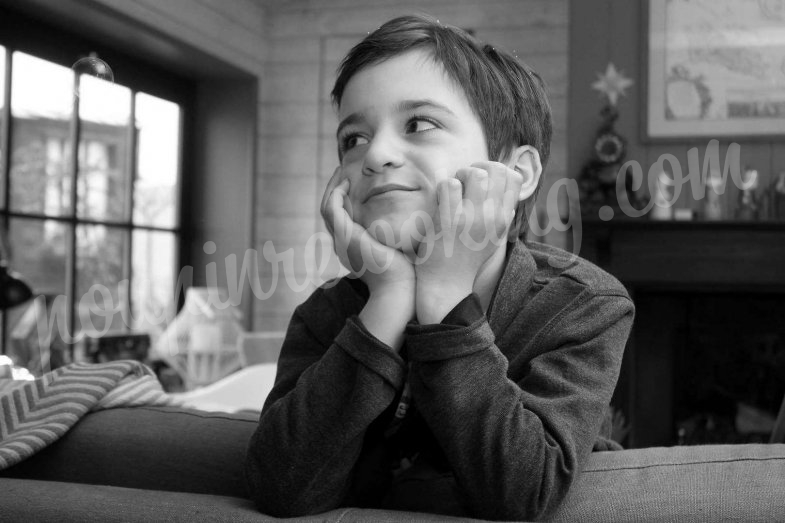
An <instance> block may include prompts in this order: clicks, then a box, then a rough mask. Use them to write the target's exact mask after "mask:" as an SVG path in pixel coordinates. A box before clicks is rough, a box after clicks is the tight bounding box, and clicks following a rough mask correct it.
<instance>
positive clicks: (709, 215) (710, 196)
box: [703, 169, 723, 221]
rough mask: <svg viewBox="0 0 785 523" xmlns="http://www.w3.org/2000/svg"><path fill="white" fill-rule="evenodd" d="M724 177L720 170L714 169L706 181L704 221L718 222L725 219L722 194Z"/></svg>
mask: <svg viewBox="0 0 785 523" xmlns="http://www.w3.org/2000/svg"><path fill="white" fill-rule="evenodd" d="M721 187H722V175H721V174H720V171H719V170H718V169H712V170H711V171H710V172H709V176H708V177H707V179H706V196H705V200H704V202H703V219H704V220H709V221H717V220H722V219H723V211H722V204H721V202H720V193H719V192H718V191H719V190H720V188H721Z"/></svg>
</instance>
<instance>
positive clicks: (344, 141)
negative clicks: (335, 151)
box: [341, 134, 368, 151]
mask: <svg viewBox="0 0 785 523" xmlns="http://www.w3.org/2000/svg"><path fill="white" fill-rule="evenodd" d="M367 143H368V138H365V137H364V136H361V135H359V134H350V135H348V136H345V137H343V138H341V150H342V151H348V150H349V149H353V148H355V147H357V146H358V145H365V144H367Z"/></svg>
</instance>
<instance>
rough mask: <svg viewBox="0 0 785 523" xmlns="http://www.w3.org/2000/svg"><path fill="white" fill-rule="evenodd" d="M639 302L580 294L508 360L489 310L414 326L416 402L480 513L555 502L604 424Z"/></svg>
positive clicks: (539, 511) (535, 509) (530, 514)
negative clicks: (474, 317)
mask: <svg viewBox="0 0 785 523" xmlns="http://www.w3.org/2000/svg"><path fill="white" fill-rule="evenodd" d="M633 311H634V308H633V305H632V302H631V301H630V300H629V298H627V297H623V296H618V295H595V294H592V293H588V292H587V293H585V294H582V295H580V296H578V297H576V298H575V299H574V300H573V302H572V303H571V304H570V305H569V306H568V307H566V308H565V309H564V310H562V311H561V312H560V313H559V314H558V315H557V316H556V317H554V318H553V319H552V320H551V321H550V322H549V323H548V324H547V325H546V326H545V327H544V328H543V329H541V330H540V332H539V333H538V334H537V336H536V338H535V339H534V340H532V341H531V343H530V345H534V346H538V347H539V349H538V350H537V354H536V355H535V356H534V357H531V358H530V359H528V356H524V358H523V359H524V360H525V361H521V360H520V358H515V357H512V358H511V361H510V362H508V358H507V357H508V356H510V354H507V356H505V354H503V353H502V352H501V351H500V349H499V347H497V345H496V344H495V339H494V334H493V332H492V331H491V328H490V326H489V325H488V322H487V320H486V319H485V317H482V318H481V319H479V320H478V321H475V322H474V323H473V324H471V325H469V326H468V327H459V328H456V327H455V326H445V325H428V326H412V327H411V328H410V330H409V332H408V336H407V342H408V344H409V358H410V360H411V361H412V374H411V388H412V394H413V397H414V401H415V404H416V405H417V406H418V409H419V410H420V412H421V413H422V415H423V417H424V418H425V420H426V423H427V424H428V426H429V428H430V429H431V431H432V432H433V434H434V436H435V437H436V439H437V441H438V442H439V445H440V446H441V448H442V449H443V450H444V453H445V456H446V457H447V460H448V461H449V463H450V466H451V468H452V470H453V473H454V475H455V479H456V482H457V483H458V485H459V486H460V487H461V491H462V492H463V493H465V496H466V501H467V503H468V505H469V509H470V511H471V512H472V515H473V516H474V517H479V518H483V519H507V520H509V519H514V520H527V521H528V520H540V519H541V518H544V517H547V516H548V515H549V514H551V513H552V512H553V511H554V510H555V509H556V508H557V506H558V505H559V503H560V502H561V501H562V500H563V498H564V497H565V496H566V494H567V491H568V489H569V487H570V485H571V483H572V481H573V480H574V478H575V476H576V474H577V473H578V471H579V470H580V468H581V466H582V465H583V462H584V460H585V458H586V457H587V455H588V454H589V452H590V451H591V448H592V445H593V443H594V440H595V438H596V437H597V434H598V432H599V430H600V424H601V421H602V419H603V413H604V411H605V408H606V407H607V405H608V403H609V402H610V398H611V395H612V394H613V390H614V388H615V384H616V380H617V378H618V372H619V368H620V366H621V358H622V354H623V351H624V346H625V342H626V339H627V336H628V334H629V331H630V328H631V326H632V318H633ZM519 321H523V322H525V321H526V318H525V317H524V318H520V319H519ZM511 365H515V367H516V368H515V369H510V368H509V366H511Z"/></svg>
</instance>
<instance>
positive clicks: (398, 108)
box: [335, 98, 456, 136]
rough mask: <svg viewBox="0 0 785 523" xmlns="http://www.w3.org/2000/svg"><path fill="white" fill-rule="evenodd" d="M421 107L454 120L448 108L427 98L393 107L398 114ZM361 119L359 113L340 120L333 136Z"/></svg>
mask: <svg viewBox="0 0 785 523" xmlns="http://www.w3.org/2000/svg"><path fill="white" fill-rule="evenodd" d="M421 107H429V108H431V109H436V110H437V111H442V112H444V113H447V114H448V115H450V116H452V117H453V118H456V116H455V113H454V112H452V111H451V110H450V108H449V107H447V106H446V105H442V104H440V103H438V102H435V101H433V100H429V99H427V98H425V99H422V100H403V101H401V102H399V103H398V104H397V105H396V106H395V111H396V112H399V113H404V112H409V111H414V110H416V109H420V108H421ZM363 119H364V118H363V116H362V113H360V112H356V113H352V114H350V115H349V116H347V117H346V118H344V119H343V120H341V123H339V124H338V129H337V130H336V131H335V135H336V136H340V135H341V130H342V129H343V128H344V127H346V126H347V125H352V124H355V123H358V122H361V121H362V120H363Z"/></svg>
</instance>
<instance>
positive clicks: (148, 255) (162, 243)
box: [131, 230, 177, 339]
mask: <svg viewBox="0 0 785 523" xmlns="http://www.w3.org/2000/svg"><path fill="white" fill-rule="evenodd" d="M176 245H177V241H176V237H175V235H174V234H173V233H168V232H158V231H142V230H135V231H134V234H133V265H132V267H131V279H132V281H133V292H132V299H133V303H132V307H131V310H132V311H133V317H134V318H136V319H137V321H136V325H135V327H136V328H140V329H144V330H146V331H148V332H150V334H151V337H152V338H153V339H155V335H156V334H159V333H160V332H161V331H162V330H163V329H164V328H165V327H166V325H165V324H164V323H163V321H162V320H163V318H165V315H166V313H167V311H170V310H173V309H172V308H173V307H175V306H176V305H177V304H176V303H175V298H176V297H175V295H174V291H175V262H176V261H175V253H176Z"/></svg>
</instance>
